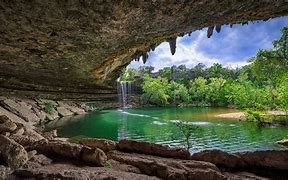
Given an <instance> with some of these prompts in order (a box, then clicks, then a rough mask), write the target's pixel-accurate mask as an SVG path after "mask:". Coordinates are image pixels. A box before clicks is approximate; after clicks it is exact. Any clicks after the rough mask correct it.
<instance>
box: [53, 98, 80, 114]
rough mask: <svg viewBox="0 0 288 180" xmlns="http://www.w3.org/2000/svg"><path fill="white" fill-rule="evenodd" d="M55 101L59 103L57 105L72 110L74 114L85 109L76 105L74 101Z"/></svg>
mask: <svg viewBox="0 0 288 180" xmlns="http://www.w3.org/2000/svg"><path fill="white" fill-rule="evenodd" d="M57 103H58V104H59V106H63V107H65V108H66V109H68V110H69V111H71V112H73V113H74V114H76V115H80V114H85V110H84V109H81V108H79V107H77V105H76V104H75V103H72V102H67V103H66V102H62V101H57Z"/></svg>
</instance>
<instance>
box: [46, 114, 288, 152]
mask: <svg viewBox="0 0 288 180" xmlns="http://www.w3.org/2000/svg"><path fill="white" fill-rule="evenodd" d="M230 112H235V110H231V109H225V108H142V109H118V110H104V111H101V112H94V113H89V114H86V115H81V116H75V117H72V118H63V119H60V120H58V121H55V122H51V123H49V124H47V126H46V129H47V130H52V129H57V130H58V134H59V135H60V136H62V137H73V136H79V135H82V136H87V137H97V138H106V139H111V140H115V141H118V140H121V139H133V140H138V141H148V142H153V143H158V144H165V145H169V146H176V147H184V146H185V143H184V136H183V134H182V132H181V131H180V130H179V128H178V127H177V126H176V125H175V123H177V122H179V121H186V122H187V123H188V124H190V125H193V126H197V127H198V128H196V129H195V130H194V131H193V133H192V136H191V138H190V142H191V144H192V145H193V147H192V148H191V149H190V151H191V152H192V153H194V152H199V151H202V150H207V149H221V150H224V151H227V152H241V151H254V150H273V149H287V148H285V147H284V146H281V145H277V144H275V141H277V140H281V139H283V138H285V137H286V138H287V137H288V128H287V127H259V126H257V124H256V123H253V122H243V121H238V120H233V119H221V118H217V117H216V115H217V114H222V113H230Z"/></svg>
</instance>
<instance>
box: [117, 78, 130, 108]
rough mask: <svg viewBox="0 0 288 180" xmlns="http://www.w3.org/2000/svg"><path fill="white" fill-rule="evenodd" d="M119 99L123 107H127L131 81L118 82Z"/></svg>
mask: <svg viewBox="0 0 288 180" xmlns="http://www.w3.org/2000/svg"><path fill="white" fill-rule="evenodd" d="M118 89H119V90H118V91H119V99H120V102H121V103H122V107H123V108H129V100H130V99H129V97H130V95H131V90H132V89H131V81H120V82H119V88H118Z"/></svg>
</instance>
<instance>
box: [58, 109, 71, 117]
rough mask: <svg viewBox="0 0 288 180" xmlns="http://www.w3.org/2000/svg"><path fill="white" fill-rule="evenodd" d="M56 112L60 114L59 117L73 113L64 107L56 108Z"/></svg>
mask: <svg viewBox="0 0 288 180" xmlns="http://www.w3.org/2000/svg"><path fill="white" fill-rule="evenodd" d="M56 110H57V112H58V113H59V114H60V116H61V117H64V116H72V115H73V112H71V111H69V110H68V109H66V108H65V107H64V106H59V107H57V108H56Z"/></svg>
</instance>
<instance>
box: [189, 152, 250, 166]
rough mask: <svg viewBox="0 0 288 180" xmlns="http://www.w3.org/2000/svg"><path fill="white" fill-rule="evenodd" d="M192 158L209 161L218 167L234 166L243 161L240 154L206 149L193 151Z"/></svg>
mask: <svg viewBox="0 0 288 180" xmlns="http://www.w3.org/2000/svg"><path fill="white" fill-rule="evenodd" d="M191 159H192V160H197V161H205V162H210V163H213V164H215V165H217V166H218V167H228V168H235V167H241V166H243V164H244V162H243V160H242V159H241V157H240V156H238V155H235V154H229V153H226V152H223V151H220V150H207V151H202V152H199V153H195V154H193V155H192V156H191Z"/></svg>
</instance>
